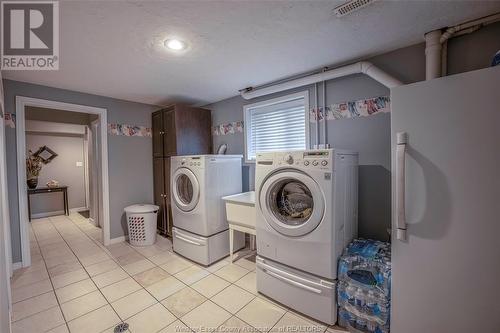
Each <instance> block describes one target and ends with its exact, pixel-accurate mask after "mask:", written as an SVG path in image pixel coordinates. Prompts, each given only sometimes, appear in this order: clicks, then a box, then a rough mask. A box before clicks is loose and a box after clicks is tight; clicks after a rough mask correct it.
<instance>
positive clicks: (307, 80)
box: [240, 61, 403, 99]
mask: <svg viewBox="0 0 500 333" xmlns="http://www.w3.org/2000/svg"><path fill="white" fill-rule="evenodd" d="M354 74H365V75H367V76H369V77H371V78H372V79H374V80H375V81H378V82H380V83H381V84H383V85H384V86H386V87H387V88H394V87H397V86H400V85H402V84H403V83H402V82H401V81H399V80H398V79H396V78H394V77H393V76H391V75H389V74H387V73H385V72H384V71H382V70H381V69H379V68H378V67H376V66H375V65H373V64H372V63H370V62H367V61H361V62H357V63H355V64H351V65H347V66H343V67H339V68H334V69H331V70H327V71H325V72H321V73H318V74H312V75H308V76H305V77H301V78H298V79H294V80H290V81H286V82H282V83H278V84H275V85H270V86H266V87H262V88H258V87H257V88H247V89H243V90H241V91H240V93H241V96H242V97H243V98H244V99H252V98H256V97H260V96H265V95H270V94H274V93H277V92H281V91H285V90H289V89H293V88H298V87H303V86H308V85H311V84H314V83H317V82H322V81H328V80H332V79H337V78H340V77H344V76H349V75H354Z"/></svg>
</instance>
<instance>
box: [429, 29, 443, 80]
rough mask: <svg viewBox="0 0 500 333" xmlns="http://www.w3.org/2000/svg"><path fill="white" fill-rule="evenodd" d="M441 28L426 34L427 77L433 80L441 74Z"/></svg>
mask: <svg viewBox="0 0 500 333" xmlns="http://www.w3.org/2000/svg"><path fill="white" fill-rule="evenodd" d="M440 39H441V30H434V31H431V32H428V33H426V34H425V79H426V80H432V79H435V78H438V77H440V76H441V49H442V45H441V41H440Z"/></svg>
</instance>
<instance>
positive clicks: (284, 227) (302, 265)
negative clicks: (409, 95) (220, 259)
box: [255, 149, 358, 324]
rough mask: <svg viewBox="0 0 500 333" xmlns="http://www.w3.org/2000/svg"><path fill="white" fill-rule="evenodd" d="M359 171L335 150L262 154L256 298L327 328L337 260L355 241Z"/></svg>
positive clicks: (353, 158) (332, 317)
mask: <svg viewBox="0 0 500 333" xmlns="http://www.w3.org/2000/svg"><path fill="white" fill-rule="evenodd" d="M357 167H358V154H357V153H355V152H349V151H340V150H334V149H325V150H306V151H293V152H272V153H259V154H257V160H256V172H255V189H256V214H257V215H256V217H257V220H256V232H257V256H258V257H257V290H258V291H259V292H261V293H262V294H265V295H267V296H269V297H271V298H273V299H275V300H277V301H278V302H280V303H283V304H285V305H287V306H289V307H291V308H293V309H295V310H297V311H300V312H302V313H304V314H306V315H308V316H310V317H312V318H315V319H317V320H320V321H322V322H324V323H327V324H334V323H335V322H336V320H337V314H336V312H337V310H336V297H335V290H336V288H335V284H336V281H335V279H336V278H337V260H338V258H339V256H340V255H341V254H342V251H343V249H344V247H345V246H346V245H347V244H348V243H349V242H350V241H351V240H352V239H353V238H354V237H355V236H357V207H358V201H357V194H358V168H357Z"/></svg>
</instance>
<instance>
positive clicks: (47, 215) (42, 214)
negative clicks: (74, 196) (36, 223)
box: [31, 207, 87, 219]
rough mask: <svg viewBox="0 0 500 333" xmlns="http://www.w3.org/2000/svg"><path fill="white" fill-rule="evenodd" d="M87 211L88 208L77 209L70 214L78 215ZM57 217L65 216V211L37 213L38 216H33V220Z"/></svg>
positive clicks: (72, 209)
mask: <svg viewBox="0 0 500 333" xmlns="http://www.w3.org/2000/svg"><path fill="white" fill-rule="evenodd" d="M84 210H87V208H86V207H76V208H70V209H69V213H70V214H71V213H78V212H81V211H84ZM57 215H64V210H56V211H53V212H44V213H37V214H31V218H32V219H41V218H44V217H49V216H57Z"/></svg>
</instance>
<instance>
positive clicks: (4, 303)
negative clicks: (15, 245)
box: [0, 73, 12, 332]
mask: <svg viewBox="0 0 500 333" xmlns="http://www.w3.org/2000/svg"><path fill="white" fill-rule="evenodd" d="M6 173H7V163H6V145H5V110H4V101H3V85H2V75H1V73H0V193H1V194H0V240H1V241H2V242H3V245H2V246H3V249H0V265H1V267H0V272H1V276H0V295H1V296H2V297H0V298H1V299H0V311H1V313H0V318H3V319H4V320H5V319H7V321H8V322H7V323H4V322H2V323H0V330H4V329H7V330H8V332H9V331H10V317H11V310H12V294H11V290H10V277H11V276H12V249H11V236H10V216H9V200H8V193H9V192H8V189H7V174H6ZM4 269H5V271H4ZM5 295H6V296H7V297H5Z"/></svg>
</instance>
